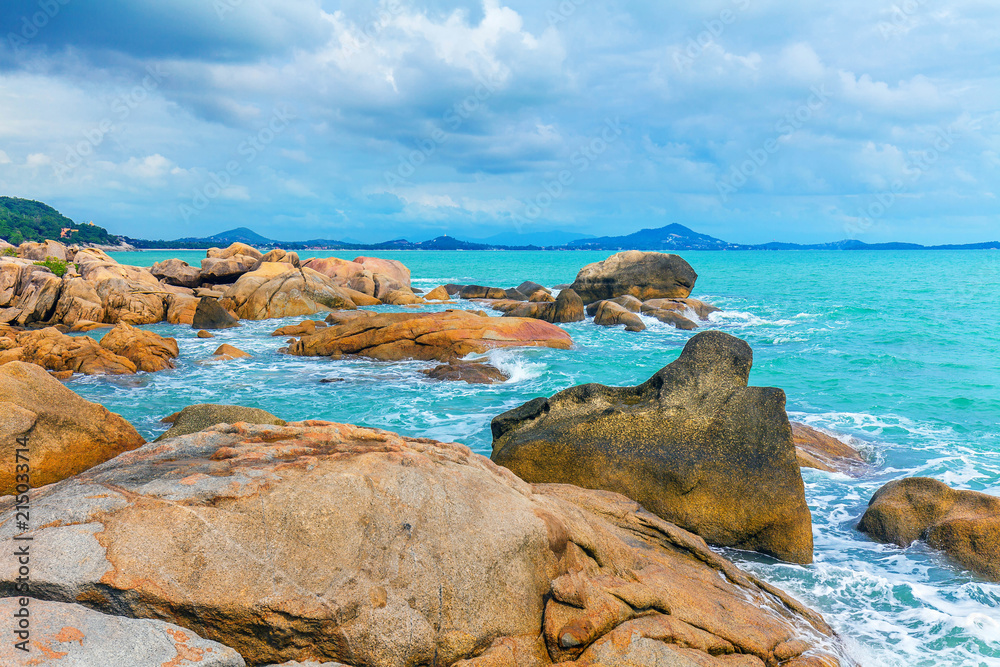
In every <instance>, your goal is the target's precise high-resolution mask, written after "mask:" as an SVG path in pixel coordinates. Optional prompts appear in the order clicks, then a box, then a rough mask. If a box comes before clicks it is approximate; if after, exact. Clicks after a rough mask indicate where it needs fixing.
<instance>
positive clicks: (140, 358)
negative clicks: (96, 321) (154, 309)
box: [101, 322, 178, 373]
mask: <svg viewBox="0 0 1000 667" xmlns="http://www.w3.org/2000/svg"><path fill="white" fill-rule="evenodd" d="M101 347H103V348H104V349H105V350H108V351H109V352H112V353H114V354H117V355H118V356H120V357H125V358H126V359H128V360H129V361H131V362H132V363H133V364H135V367H136V369H138V370H140V371H146V372H149V373H153V372H156V371H162V370H164V369H167V368H173V367H174V362H173V360H174V359H176V358H177V355H178V349H177V341H176V340H175V339H173V338H164V337H163V336H160V335H158V334H155V333H153V332H152V331H143V330H142V329H136V328H135V327H133V326H130V325H128V324H125V323H124V322H119V323H118V324H117V325H116V326H115V328H114V329H112V330H111V331H109V332H108V333H107V334H105V335H104V338H102V339H101Z"/></svg>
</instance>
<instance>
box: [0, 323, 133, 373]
mask: <svg viewBox="0 0 1000 667" xmlns="http://www.w3.org/2000/svg"><path fill="white" fill-rule="evenodd" d="M15 341H16V343H17V347H15V348H13V349H10V350H7V351H5V352H2V353H0V364H5V363H8V362H11V361H24V362H27V363H31V364H37V365H38V366H41V367H42V368H45V369H46V370H50V371H73V372H74V373H83V374H84V375H131V374H133V373H135V372H136V366H135V364H134V363H132V362H131V361H130V360H128V359H126V358H125V357H121V356H119V355H117V354H114V353H113V352H110V351H109V350H106V349H104V348H103V347H101V346H100V345H98V344H97V342H96V341H95V340H94V339H93V338H89V337H87V336H67V335H65V334H63V333H60V332H59V330H58V329H56V328H55V327H48V328H45V329H39V330H36V331H25V332H23V333H19V334H17V336H16V338H15Z"/></svg>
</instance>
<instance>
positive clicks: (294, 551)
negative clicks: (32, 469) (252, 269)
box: [0, 422, 838, 667]
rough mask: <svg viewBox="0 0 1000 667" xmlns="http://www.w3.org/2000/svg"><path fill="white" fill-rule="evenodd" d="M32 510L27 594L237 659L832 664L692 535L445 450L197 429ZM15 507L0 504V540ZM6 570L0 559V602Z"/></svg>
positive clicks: (11, 568)
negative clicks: (643, 653)
mask: <svg viewBox="0 0 1000 667" xmlns="http://www.w3.org/2000/svg"><path fill="white" fill-rule="evenodd" d="M32 505H33V509H34V510H35V511H37V512H39V513H40V514H41V515H43V516H52V517H54V520H53V521H52V522H51V523H49V524H47V525H45V526H44V527H39V528H36V529H35V530H34V531H33V532H32V533H31V536H32V537H33V538H34V542H33V544H34V545H35V547H37V548H38V549H39V550H40V551H41V552H43V553H45V558H43V559H39V561H38V562H37V564H35V563H33V569H32V584H33V586H37V587H38V588H39V589H40V590H45V591H46V594H47V596H48V597H51V598H52V599H54V600H56V601H61V602H75V601H76V600H78V599H79V600H86V601H87V604H88V605H90V606H91V607H93V608H95V609H96V610H98V611H102V612H103V611H111V610H114V612H115V613H117V614H121V615H129V616H135V617H142V618H149V617H157V618H159V617H164V618H170V619H171V620H172V621H173V622H174V623H176V624H178V625H180V626H181V627H183V628H185V629H186V630H190V631H191V632H194V633H197V634H198V635H199V636H201V637H205V638H207V639H210V640H215V641H219V642H224V643H226V644H227V645H229V646H231V647H232V648H234V649H236V650H237V651H239V652H240V653H241V654H242V656H243V658H244V659H245V660H246V661H247V663H248V664H254V665H260V664H268V663H280V662H284V661H288V660H295V661H300V662H306V661H317V662H328V661H333V662H341V663H345V664H349V665H366V666H367V667H407V666H412V665H432V664H437V665H453V664H454V663H456V662H457V661H460V660H468V662H466V663H459V664H462V665H465V666H466V667H485V666H486V665H494V666H495V665H505V666H509V667H514V666H515V665H516V666H517V667H525V666H527V665H534V664H551V661H552V659H551V658H552V657H554V658H556V659H557V660H560V661H565V660H574V659H580V660H582V661H583V662H578V663H577V664H595V662H594V661H593V660H592V658H593V657H595V656H599V657H601V659H604V658H603V656H607V657H608V658H609V659H610V658H611V657H613V655H614V654H615V652H624V653H625V654H626V655H631V656H632V659H633V662H632V663H626V662H620V663H616V662H606V663H604V664H643V665H648V664H653V663H650V662H642V661H641V660H639V662H635V659H637V658H636V655H637V654H636V653H635V651H636V650H638V649H639V648H641V647H643V646H646V645H647V644H648V645H649V647H650V648H651V649H652V650H655V651H657V652H662V654H663V656H664V660H672V661H673V662H662V663H661V664H675V665H676V664H684V663H683V662H680V661H681V660H682V659H684V658H686V659H689V660H698V661H699V662H697V663H696V664H702V665H715V664H719V665H727V664H734V663H731V662H728V661H721V660H722V658H721V657H720V658H715V656H725V655H733V656H734V657H737V655H736V654H744V655H746V656H753V657H754V658H756V660H759V661H761V662H760V664H768V665H777V664H779V663H783V664H794V663H791V662H787V661H789V660H793V659H795V658H796V656H801V655H804V654H806V653H807V652H808V654H809V655H811V656H816V657H817V658H819V657H821V658H823V659H825V660H827V662H826V664H828V665H837V664H838V661H837V658H836V656H834V655H831V654H830V651H831V650H837V649H836V647H837V645H838V644H837V639H836V637H835V636H834V635H833V633H832V631H831V630H830V628H829V627H828V626H827V625H826V624H825V623H824V622H823V620H822V619H821V618H820V617H819V616H818V615H817V614H815V613H814V612H811V611H809V610H808V609H806V608H804V607H803V606H802V605H801V604H799V603H797V602H796V601H795V600H793V599H792V598H790V597H789V596H787V595H786V594H784V593H782V592H781V591H778V590H777V589H774V588H773V587H771V586H768V585H766V584H763V583H761V582H759V581H757V580H756V579H754V578H753V577H751V576H749V575H747V574H745V573H743V572H742V571H740V570H739V569H738V568H736V567H735V566H734V565H732V564H731V563H729V562H728V561H726V560H725V559H723V558H722V557H720V556H718V555H717V554H715V553H713V552H712V551H711V550H710V549H708V548H707V546H706V545H705V543H704V542H703V541H702V540H701V539H699V538H698V537H696V536H694V535H692V534H690V533H688V532H686V531H684V530H681V529H679V528H677V527H676V526H674V525H673V524H670V523H668V522H666V521H663V520H662V519H659V518H657V517H655V516H653V515H651V514H649V513H648V512H645V511H644V510H643V509H642V508H641V507H640V506H639V505H638V504H636V503H635V502H633V501H630V500H628V499H626V498H624V497H622V496H619V495H616V494H611V493H606V492H598V491H588V490H583V489H577V488H573V487H568V486H558V485H555V486H550V485H536V486H532V485H530V484H527V483H525V482H523V481H522V480H520V479H517V478H516V477H514V476H513V475H511V474H510V473H509V472H508V471H506V470H504V469H502V468H500V467H498V466H495V465H493V464H492V463H490V462H489V460H487V459H485V458H483V457H481V456H478V455H476V454H473V453H472V452H471V451H470V450H469V449H468V448H466V447H464V446H461V445H457V444H447V443H439V442H434V441H432V440H426V439H409V438H403V437H400V436H397V435H394V434H391V433H387V432H385V431H378V430H373V429H365V428H359V427H354V426H348V425H342V424H330V423H323V422H305V423H301V424H292V425H289V426H286V427H275V426H257V425H254V426H250V425H246V424H244V425H236V426H216V427H215V428H212V429H209V430H208V431H204V432H201V433H196V434H192V435H187V436H181V437H176V438H172V439H169V440H164V441H162V442H159V443H156V444H150V445H147V446H146V447H143V448H141V449H139V450H137V451H135V452H130V453H127V454H125V455H122V456H120V457H119V458H117V459H116V460H115V461H113V462H109V463H107V464H104V465H103V466H100V467H98V468H95V469H93V470H91V471H88V472H87V473H84V474H83V475H80V476H78V477H76V478H74V479H72V480H67V481H65V482H62V483H59V484H57V485H53V486H49V487H47V488H45V489H40V490H38V492H37V494H36V496H35V497H34V498H33V500H32ZM13 512H14V508H13V505H12V504H11V503H10V501H9V500H7V501H3V503H2V504H0V536H2V538H4V539H10V536H11V535H12V531H13V521H11V520H10V519H11V517H12V516H13ZM470 528H474V529H470ZM56 545H58V548H55V546H56ZM151 547H154V548H151ZM15 568H16V564H15V563H14V560H13V559H11V558H6V559H0V594H4V595H9V594H10V592H11V591H12V587H13V584H14V582H15V581H16V570H15ZM630 646H632V647H633V648H629V647H630ZM512 651H516V652H518V653H519V654H520V656H521V657H523V660H521V659H514V658H512V657H505V656H511V655H512V653H511V652H512ZM550 656H551V657H550ZM737 659H742V658H739V657H737ZM622 660H624V658H622ZM716 660H719V661H720V662H716ZM739 664H750V663H748V662H746V661H745V660H744V662H743V663H739ZM799 664H808V663H799Z"/></svg>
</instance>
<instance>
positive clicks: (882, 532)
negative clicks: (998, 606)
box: [858, 477, 1000, 581]
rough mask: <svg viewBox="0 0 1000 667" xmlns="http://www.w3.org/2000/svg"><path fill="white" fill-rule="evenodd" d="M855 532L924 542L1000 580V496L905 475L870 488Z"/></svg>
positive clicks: (897, 540) (896, 541)
mask: <svg viewBox="0 0 1000 667" xmlns="http://www.w3.org/2000/svg"><path fill="white" fill-rule="evenodd" d="M858 530H860V531H861V532H862V533H867V534H868V536H869V537H871V538H872V539H874V540H876V541H878V542H885V543H891V544H896V545H898V546H901V547H908V546H910V544H912V543H913V542H915V541H917V540H923V541H924V542H926V543H927V544H928V545H930V546H931V547H933V548H935V549H939V550H941V551H943V552H945V553H946V554H948V556H949V557H951V558H952V559H953V560H955V561H956V562H957V563H959V564H960V565H962V566H963V567H967V568H968V569H970V570H972V571H973V572H975V573H976V574H979V575H981V576H983V577H985V578H987V579H990V580H992V581H1000V498H998V497H996V496H991V495H988V494H985V493H979V492H977V491H960V490H957V489H952V488H950V487H949V486H947V485H946V484H943V483H941V482H939V481H937V480H935V479H930V478H927V477H908V478H906V479H900V480H896V481H894V482H889V483H888V484H886V485H885V486H883V487H882V488H881V489H879V490H878V491H876V492H875V495H874V496H872V499H871V501H870V502H869V503H868V510H867V511H866V512H865V514H864V516H862V517H861V522H860V523H859V524H858Z"/></svg>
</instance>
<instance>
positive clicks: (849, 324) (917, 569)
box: [69, 251, 1000, 667]
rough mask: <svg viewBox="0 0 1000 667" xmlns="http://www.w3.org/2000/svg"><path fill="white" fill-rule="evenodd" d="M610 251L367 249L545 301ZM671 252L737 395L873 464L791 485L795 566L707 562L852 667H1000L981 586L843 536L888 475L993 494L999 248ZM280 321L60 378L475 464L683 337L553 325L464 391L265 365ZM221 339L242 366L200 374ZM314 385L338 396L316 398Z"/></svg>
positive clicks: (169, 408)
mask: <svg viewBox="0 0 1000 667" xmlns="http://www.w3.org/2000/svg"><path fill="white" fill-rule="evenodd" d="M315 254H320V255H324V256H327V255H335V256H339V257H344V258H346V259H353V257H354V255H356V254H358V253H349V254H344V253H315ZM609 254H610V253H604V252H601V253H598V252H390V253H378V255H379V256H381V257H388V258H393V259H399V260H401V261H403V262H404V263H405V264H406V265H407V266H408V267H410V269H411V271H412V274H413V279H414V280H413V283H414V286H415V287H422V288H425V289H429V288H432V287H434V286H437V285H440V284H442V283H448V282H455V283H479V284H486V285H496V286H501V287H511V286H515V285H517V284H519V283H520V282H522V281H523V280H528V279H530V280H534V281H536V282H539V283H542V284H543V285H548V286H552V285H555V284H558V283H564V282H571V281H572V279H573V277H574V276H575V275H576V272H577V271H578V270H579V268H580V267H582V266H583V265H585V264H587V263H590V262H593V261H597V260H600V259H604V258H605V257H607V256H608V255H609ZM303 255H304V254H303ZM681 255H682V256H683V257H684V258H685V259H687V260H688V261H689V262H690V263H691V264H692V266H694V267H695V269H696V270H697V272H698V274H699V276H700V277H699V279H698V283H697V286H696V288H695V291H694V293H693V296H695V297H697V298H700V299H703V300H705V301H709V302H711V303H714V304H715V305H717V306H720V307H722V308H723V309H724V310H723V312H722V313H717V314H715V315H714V316H713V321H712V322H711V323H710V324H708V325H706V326H707V327H710V328H716V329H720V330H723V331H726V332H728V333H731V334H733V335H735V336H739V337H741V338H743V339H745V340H746V341H748V342H749V343H750V344H751V346H752V347H753V350H754V368H753V372H752V374H751V383H752V384H755V385H764V386H775V387H780V388H782V389H784V390H785V392H786V394H787V396H788V410H789V413H790V415H791V417H792V418H793V419H798V420H800V421H804V422H807V423H809V424H813V425H816V426H821V427H825V428H829V429H833V430H835V431H838V432H840V433H843V434H846V435H850V436H853V437H854V438H856V439H857V441H858V442H859V443H861V446H862V449H863V450H864V451H865V452H866V454H867V455H868V456H869V458H870V459H871V460H872V461H873V462H875V464H876V465H875V467H874V468H873V470H872V472H871V473H870V474H869V475H868V476H866V477H864V478H862V479H851V478H848V477H846V476H843V475H837V474H828V473H821V472H817V471H810V470H804V471H803V477H804V479H805V482H806V495H807V499H808V501H809V505H810V508H811V509H812V513H813V532H814V536H815V544H816V549H815V554H816V562H815V563H814V564H813V565H811V566H808V567H802V566H798V565H789V564H784V563H778V562H775V561H773V560H770V559H766V558H763V557H760V556H757V555H754V554H747V553H743V552H738V551H732V550H726V552H725V553H726V555H727V556H729V557H730V558H732V559H734V560H735V561H737V562H738V563H739V564H740V565H741V566H742V567H744V568H746V569H748V570H751V571H752V572H753V573H755V574H756V575H758V576H760V577H762V578H763V579H766V580H767V581H770V582H772V583H774V584H776V585H778V586H780V587H782V588H784V589H785V590H788V591H789V592H791V593H792V594H793V595H795V596H797V597H798V598H800V599H801V600H803V601H804V602H806V603H807V604H809V605H810V606H812V607H813V608H815V609H817V610H819V611H820V612H822V613H823V614H824V616H825V617H826V618H827V620H828V621H829V622H830V623H831V624H832V625H833V626H834V627H835V628H836V629H837V630H838V631H839V632H840V633H841V634H842V635H843V636H844V637H845V638H846V640H847V641H848V642H849V643H850V645H851V646H852V650H853V651H854V653H855V657H856V658H857V659H858V660H859V661H860V663H861V664H863V665H865V666H869V665H872V666H882V665H884V666H892V667H896V666H899V667H913V666H927V667H930V666H932V665H934V666H937V665H941V666H945V665H947V666H963V667H965V666H978V665H987V666H997V665H1000V585H997V584H990V583H986V582H984V581H982V580H980V579H978V578H977V577H975V576H973V575H971V574H969V573H968V572H965V571H963V570H962V569H961V568H959V567H956V566H955V565H953V564H950V563H949V562H948V561H947V560H945V559H944V558H942V557H941V556H940V555H939V554H936V553H935V552H933V551H931V550H929V549H927V548H926V547H924V546H922V545H920V544H916V545H914V546H911V547H909V548H907V549H899V548H896V547H893V546H885V545H879V544H875V543H873V542H871V541H870V540H868V539H867V538H866V537H865V536H864V535H862V534H860V533H858V532H857V531H856V530H855V529H854V526H855V525H856V524H857V521H858V519H859V518H860V517H861V515H862V514H863V512H864V510H865V507H866V506H867V502H868V500H869V498H870V497H871V495H872V494H873V493H874V491H875V490H876V489H878V488H879V487H880V486H881V485H882V484H884V483H886V482H888V481H890V480H892V479H896V478H900V477H904V476H912V475H924V476H929V477H934V478H936V479H939V480H941V481H944V482H946V483H948V484H950V485H952V486H955V487H957V488H965V489H975V490H978V491H985V492H987V493H992V494H994V495H1000V391H998V389H1000V325H998V321H1000V298H998V297H1000V252H997V251H955V252H950V251H900V252H891V251H854V252H821V251H800V252H795V251H782V252H739V253H728V252H727V253H712V252H688V253H681ZM115 257H116V259H118V260H119V261H121V262H124V263H129V264H138V265H146V266H148V265H150V264H152V262H153V261H157V260H160V259H165V258H168V257H180V258H181V259H185V260H186V261H188V262H190V263H191V264H197V263H198V262H199V261H200V259H201V258H202V257H204V253H202V252H185V251H180V252H143V253H117V254H115ZM444 307H445V306H441V307H440V308H444ZM451 307H455V306H451ZM458 307H478V306H475V305H471V304H464V305H460V306H458ZM434 308H438V307H434ZM384 309H385V310H402V309H399V308H389V307H385V308H384ZM299 319H301V318H293V319H290V320H287V321H286V320H270V321H266V322H258V323H246V324H245V326H243V327H241V328H239V329H232V330H228V331H223V332H219V334H218V336H217V337H216V338H214V339H209V340H200V339H198V338H196V337H195V336H194V331H193V330H192V329H191V328H190V327H184V326H170V325H154V326H151V327H148V328H150V329H152V330H154V331H156V332H158V333H160V334H162V335H169V336H174V337H175V338H177V340H178V343H179V345H180V349H181V357H180V359H179V360H178V361H179V363H178V365H177V368H176V369H175V370H171V371H165V372H161V373H156V374H140V375H138V376H135V377H123V378H102V377H77V378H75V379H73V380H72V381H70V382H69V386H70V387H71V388H73V389H74V390H76V391H77V392H79V393H80V394H82V395H84V396H86V397H87V398H89V399H91V400H94V401H98V402H100V403H103V404H104V405H106V406H107V407H108V408H109V409H111V410H113V411H116V412H119V413H121V414H122V415H124V416H125V417H126V418H128V419H129V420H130V421H132V423H134V424H135V425H136V427H137V428H139V430H140V431H141V432H142V433H143V434H144V435H145V436H146V437H153V436H155V435H156V434H158V433H159V432H161V431H163V430H165V426H164V425H163V424H160V423H159V422H158V420H159V419H160V418H161V417H163V416H164V415H167V414H169V413H171V412H174V411H176V410H179V409H180V408H182V407H184V406H185V405H188V404H191V403H206V402H218V403H238V404H241V405H249V406H255V407H260V408H263V409H265V410H269V411H271V412H273V413H275V414H277V415H278V416H280V417H283V418H285V419H289V420H294V419H304V418H315V419H329V420H335V421H342V422H350V423H356V424H364V425H368V426H374V427H379V428H385V429H389V430H393V431H397V432H400V433H403V434H406V435H413V436H427V437H432V438H436V439H440V440H452V441H457V442H462V443H465V444H467V445H469V446H470V447H472V448H473V449H474V450H476V451H478V452H480V453H482V454H484V455H487V456H488V455H489V453H490V442H491V438H490V429H489V424H490V420H491V419H492V418H493V417H494V416H495V415H497V414H499V413H501V412H503V411H505V410H508V409H510V408H512V407H515V406H517V405H520V404H521V403H523V402H524V401H527V400H529V399H531V398H534V397H537V396H545V395H550V394H552V393H553V392H555V391H558V390H561V389H564V388H566V387H569V386H571V385H574V384H579V383H583V382H601V383H604V384H611V385H624V384H636V383H639V382H642V381H644V380H646V379H647V378H648V377H649V376H650V375H652V374H653V373H654V372H656V371H657V370H658V369H660V368H661V367H663V366H664V365H666V364H668V363H670V362H671V361H673V360H674V359H676V358H677V356H678V354H679V353H680V351H681V348H682V347H683V346H684V343H685V342H686V341H687V340H688V339H689V338H690V336H691V335H692V333H690V332H681V331H677V330H675V329H673V328H670V327H667V326H665V325H663V324H660V323H659V322H656V321H655V320H651V319H647V326H648V327H649V329H648V330H647V331H645V332H642V333H628V332H625V331H624V330H622V329H620V328H617V329H605V328H602V327H596V326H594V325H593V324H591V323H590V322H582V323H577V324H570V325H566V326H565V328H566V330H567V331H569V332H570V334H571V335H572V336H573V339H574V341H575V342H576V347H575V348H574V349H572V350H519V351H504V352H497V353H494V354H493V355H492V357H493V360H494V362H495V363H496V364H497V365H499V366H501V367H503V368H504V369H506V370H507V371H509V372H510V373H511V374H512V379H511V380H510V381H509V382H507V383H505V384H501V385H494V386H485V387H483V386H471V385H466V384H464V383H438V382H430V381H427V380H425V379H424V376H422V375H421V374H420V373H419V372H418V371H419V370H420V369H422V368H428V367H430V365H431V364H425V363H418V362H411V363H405V362H404V363H392V364H389V363H377V362H370V361H363V360H341V361H331V360H326V359H301V358H296V357H287V356H285V355H282V354H279V353H278V352H277V350H278V348H280V347H282V346H283V345H284V344H285V342H284V339H282V338H272V337H271V336H270V335H269V334H270V332H271V331H273V330H274V329H276V328H277V327H279V326H281V325H283V324H288V323H291V322H294V321H298V320H299ZM224 342H225V343H231V344H234V345H236V346H238V347H240V348H242V349H244V350H246V351H248V352H250V353H252V354H253V355H254V356H253V358H252V359H249V360H243V361H235V362H211V361H207V358H208V357H209V355H210V354H211V353H212V351H213V350H214V349H215V348H216V347H217V346H218V345H220V344H221V343H224ZM323 378H341V379H343V381H342V382H335V383H331V384H320V383H319V380H320V379H323Z"/></svg>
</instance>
